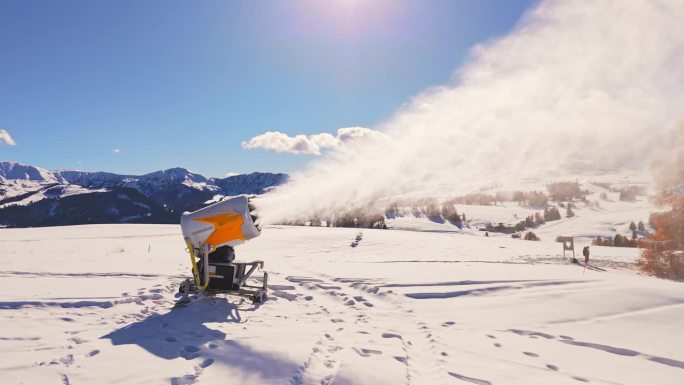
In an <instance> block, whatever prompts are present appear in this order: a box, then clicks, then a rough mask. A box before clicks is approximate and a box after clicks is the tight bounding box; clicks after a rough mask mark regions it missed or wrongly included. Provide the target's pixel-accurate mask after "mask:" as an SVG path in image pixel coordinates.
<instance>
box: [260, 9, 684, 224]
mask: <svg viewBox="0 0 684 385" xmlns="http://www.w3.org/2000/svg"><path fill="white" fill-rule="evenodd" d="M681 20H684V1H681V0H635V1H629V2H625V1H621V0H605V1H590V2H580V1H556V0H551V1H543V2H541V3H540V4H539V5H538V6H537V7H536V8H535V9H533V10H531V11H530V12H528V14H527V15H526V16H525V17H524V18H523V19H522V20H521V21H520V23H519V24H518V26H517V27H516V28H515V30H514V31H512V32H511V33H510V34H509V35H507V36H505V37H502V38H500V39H498V40H496V41H492V42H490V43H488V44H484V45H482V46H477V47H474V48H473V49H472V52H471V57H470V59H469V61H468V63H467V64H466V65H465V66H464V67H463V68H462V69H461V70H460V71H458V72H457V73H456V74H455V76H454V80H453V82H452V83H451V84H448V85H445V86H443V87H438V88H435V89H430V90H427V91H426V92H424V93H423V94H421V95H418V96H416V97H415V98H414V99H413V100H412V101H411V102H410V103H408V105H407V106H406V107H405V108H403V109H402V110H400V111H398V112H397V113H396V114H395V115H394V116H391V117H390V118H389V119H388V120H387V121H385V122H384V123H382V124H380V125H379V126H378V127H375V129H377V130H379V131H381V132H382V133H384V134H385V135H383V138H382V140H376V141H358V142H356V143H352V144H351V145H349V146H342V147H339V148H336V149H335V150H333V151H331V152H330V153H328V154H326V155H325V156H324V157H323V158H321V159H320V160H318V161H316V162H315V163H312V164H311V165H310V166H309V167H308V168H307V169H306V170H304V171H303V172H301V173H299V174H298V175H294V176H293V177H292V178H291V182H290V183H288V184H287V185H285V186H282V187H280V188H278V189H276V190H275V191H273V192H272V193H269V194H266V195H265V196H264V197H263V198H261V199H260V201H259V205H260V208H261V211H262V217H263V218H264V220H265V221H266V222H275V221H279V220H283V219H285V218H291V217H294V216H302V215H304V216H306V215H313V214H315V213H319V212H334V211H336V210H339V209H349V208H354V207H364V206H367V205H372V204H374V203H376V202H377V200H379V199H381V198H383V197H388V196H399V195H405V194H417V195H422V196H436V195H439V194H440V193H444V192H449V193H451V194H459V193H467V192H472V191H474V190H477V189H478V188H480V187H481V186H483V185H491V184H493V183H496V184H499V185H501V186H506V185H513V184H515V183H519V182H521V181H525V180H540V179H539V178H542V179H541V180H549V179H554V178H563V177H565V176H566V175H569V173H575V174H576V173H581V172H596V171H601V170H614V169H623V170H624V169H630V168H633V169H637V168H641V167H642V165H643V164H647V160H648V159H647V157H648V155H649V154H651V153H653V151H654V149H657V148H658V146H659V145H660V144H661V143H660V142H662V140H663V139H662V138H664V137H665V136H666V135H665V133H666V132H667V131H668V130H671V129H672V128H674V127H675V126H676V122H677V121H678V120H680V119H681V117H682V107H683V106H684V92H682V89H684V71H682V70H681V65H682V63H684V23H682V22H681ZM535 178H536V179H535Z"/></svg>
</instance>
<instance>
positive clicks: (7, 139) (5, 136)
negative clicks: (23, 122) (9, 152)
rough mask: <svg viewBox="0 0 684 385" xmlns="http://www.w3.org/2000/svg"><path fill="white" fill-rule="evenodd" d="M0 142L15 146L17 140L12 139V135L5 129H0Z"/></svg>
mask: <svg viewBox="0 0 684 385" xmlns="http://www.w3.org/2000/svg"><path fill="white" fill-rule="evenodd" d="M0 144H6V145H8V146H16V145H17V142H15V141H14V139H13V138H12V136H11V135H10V134H9V132H7V131H6V130H0Z"/></svg>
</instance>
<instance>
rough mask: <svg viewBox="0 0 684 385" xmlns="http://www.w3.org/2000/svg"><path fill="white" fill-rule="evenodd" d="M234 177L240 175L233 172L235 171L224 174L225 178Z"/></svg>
mask: <svg viewBox="0 0 684 385" xmlns="http://www.w3.org/2000/svg"><path fill="white" fill-rule="evenodd" d="M236 175H241V174H240V173H239V172H235V171H229V172H227V173H226V177H229V176H236Z"/></svg>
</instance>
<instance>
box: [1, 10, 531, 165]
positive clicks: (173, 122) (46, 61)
mask: <svg viewBox="0 0 684 385" xmlns="http://www.w3.org/2000/svg"><path fill="white" fill-rule="evenodd" d="M534 4H536V1H532V0H499V1H492V0H461V1H456V0H454V1H447V0H436V1H419V0H412V1H406V0H377V1H360V0H358V1H354V0H329V1H284V0H283V1H253V0H250V1H223V0H222V1H211V0H210V1H169V0H159V1H149V0H134V1H128V0H125V1H106V2H105V1H89V0H86V1H34V0H3V1H2V2H0V58H1V59H0V129H4V130H6V131H7V132H8V133H9V134H10V135H11V136H12V138H13V139H14V141H15V142H16V145H15V146H8V145H2V144H1V143H0V160H6V161H17V162H21V163H28V164H32V165H37V166H42V167H45V168H50V169H58V168H59V169H62V168H68V169H82V170H88V171H99V170H104V171H111V172H118V173H128V174H142V173H146V172H151V171H155V170H159V169H164V168H170V167H175V166H181V167H186V168H189V169H191V170H193V171H196V172H199V173H202V174H204V175H206V176H223V175H224V174H226V173H227V172H229V171H236V172H241V173H245V172H252V171H278V172H291V171H293V170H296V169H299V168H301V167H303V166H304V165H305V164H306V163H307V162H309V161H311V160H312V159H315V156H311V155H292V154H281V153H274V152H268V151H263V150H245V149H243V148H242V147H241V146H240V143H241V142H242V141H246V140H249V139H250V138H251V137H253V136H255V135H259V134H261V133H264V132H266V131H281V132H284V133H286V134H289V135H296V134H316V133H322V132H329V133H333V134H334V132H335V131H336V130H337V129H338V128H340V127H349V126H364V127H373V126H374V125H375V124H377V123H379V122H381V121H382V120H384V119H386V118H387V117H389V116H390V115H391V114H392V112H393V111H394V110H396V109H397V108H399V107H400V106H401V104H402V103H405V102H407V101H409V100H410V98H411V97H412V96H414V95H416V94H417V93H419V92H420V91H421V90H424V89H426V88H428V87H430V86H435V85H439V84H444V83H446V82H448V81H449V80H450V79H451V78H452V75H453V73H454V71H455V70H456V69H457V68H458V67H459V66H460V65H461V64H462V63H463V61H464V59H465V58H466V57H467V55H468V49H469V48H470V47H471V46H473V45H474V44H477V43H481V42H485V41H487V40H490V39H493V38H496V37H498V36H501V35H503V34H505V33H507V32H508V31H510V30H511V29H512V28H513V27H514V26H515V24H516V22H517V21H518V20H519V18H520V17H521V15H522V14H523V13H524V12H525V11H526V10H527V9H529V8H530V7H532V6H533V5H534ZM114 149H120V152H118V153H116V152H114V151H113V150H114Z"/></svg>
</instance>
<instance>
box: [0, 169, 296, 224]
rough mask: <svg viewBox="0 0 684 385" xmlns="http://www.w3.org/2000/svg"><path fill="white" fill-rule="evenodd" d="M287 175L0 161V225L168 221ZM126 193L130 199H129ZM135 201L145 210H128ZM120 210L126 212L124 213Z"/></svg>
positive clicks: (277, 181)
mask: <svg viewBox="0 0 684 385" xmlns="http://www.w3.org/2000/svg"><path fill="white" fill-rule="evenodd" d="M287 178H288V176H287V175H286V174H274V173H262V172H253V173H251V174H240V175H235V176H230V177H226V178H206V177H204V176H203V175H201V174H197V173H194V172H192V171H189V170H188V169H186V168H183V167H174V168H169V169H165V170H160V171H155V172H151V173H148V174H145V175H139V176H136V175H120V174H114V173H110V172H103V171H98V172H88V171H76V170H54V171H49V170H46V169H43V168H40V167H34V166H29V165H24V164H20V163H16V162H0V218H1V219H0V227H2V226H10V227H14V226H20V227H21V226H53V225H61V224H67V223H68V224H79V223H94V222H92V221H95V220H97V221H105V222H97V223H119V222H128V221H131V220H132V219H131V218H134V217H135V218H137V219H135V220H134V221H138V222H140V223H170V222H169V221H171V222H173V221H175V219H174V218H176V216H179V215H180V213H181V212H183V211H186V210H190V211H192V210H196V209H198V208H200V207H203V206H204V205H206V202H209V201H211V200H212V199H214V198H215V197H216V196H232V195H239V194H263V193H265V192H267V191H268V190H269V189H271V188H272V187H274V186H277V185H280V184H283V183H285V182H286V181H287ZM131 191H133V192H135V194H133V193H131ZM136 194H137V195H136ZM127 197H128V198H127ZM131 197H132V198H131ZM131 199H134V201H131V202H129V201H130V200H131ZM125 202H129V203H130V204H132V205H133V206H130V204H129V203H125ZM59 207H62V208H67V207H68V208H70V210H75V211H69V213H70V214H69V218H68V219H67V218H66V217H64V215H61V216H60V215H55V213H57V212H58V211H55V210H59V209H58V208H59ZM135 207H148V208H149V210H148V212H147V213H137V214H135V215H133V214H131V213H133V212H134V211H135ZM98 210H104V211H106V212H107V215H104V216H102V215H100V213H99V211H98ZM124 213H128V214H127V215H126V216H124ZM28 216H30V218H29V217H28ZM95 218H98V219H95ZM176 219H177V218H176ZM60 221H61V222H60ZM107 221H108V222H107ZM155 221H156V222H155Z"/></svg>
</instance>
